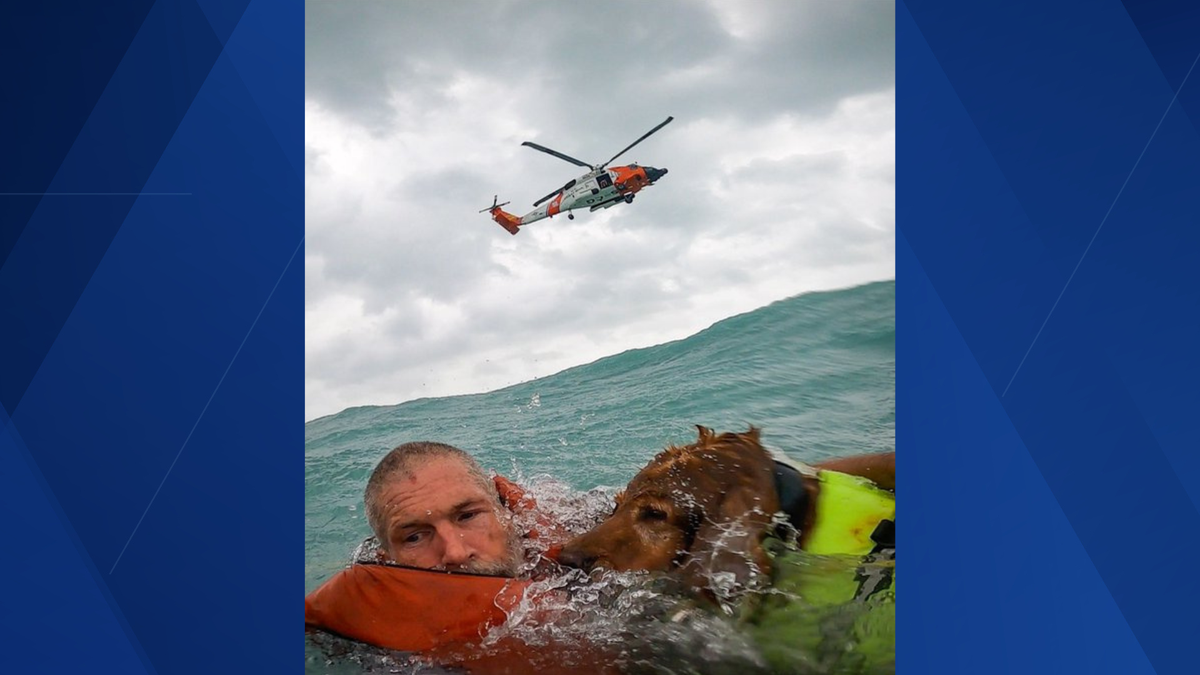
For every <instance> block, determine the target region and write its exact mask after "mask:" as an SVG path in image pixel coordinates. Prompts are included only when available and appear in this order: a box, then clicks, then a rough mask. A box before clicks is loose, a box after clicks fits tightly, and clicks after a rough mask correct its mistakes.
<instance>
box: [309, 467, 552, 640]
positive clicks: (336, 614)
mask: <svg viewBox="0 0 1200 675" xmlns="http://www.w3.org/2000/svg"><path fill="white" fill-rule="evenodd" d="M494 482H495V484H496V489H497V491H498V492H499V494H500V500H501V502H502V503H503V504H504V505H505V506H506V507H507V508H509V509H510V510H513V511H516V512H520V511H526V510H530V511H534V512H535V513H537V512H536V508H537V503H536V502H535V501H534V499H533V498H532V497H530V496H528V495H526V494H525V491H524V490H522V489H521V488H520V487H519V486H517V485H516V484H515V483H513V482H512V481H510V480H508V479H506V478H504V477H502V476H496V477H495V478H494ZM537 522H538V525H539V526H543V527H545V528H546V529H550V530H553V529H554V528H556V527H557V525H556V524H555V523H554V522H553V521H551V520H550V519H549V517H548V516H546V515H545V514H540V513H539V514H538V516H537ZM526 536H527V537H538V536H545V535H544V533H539V532H536V531H535V532H531V533H527V534H526ZM530 583H531V582H530V581H528V580H521V579H511V578H506V577H496V576H486V575H478V574H460V573H447V572H439V571H434V570H425V569H417V568H412V567H402V566H399V565H392V564H385V563H369V562H356V563H354V564H353V565H351V566H350V567H348V568H346V569H344V570H342V571H341V572H338V573H337V574H335V575H334V576H333V577H332V578H331V579H329V580H328V581H326V582H325V583H324V584H322V585H321V586H320V587H319V588H317V590H315V591H313V592H312V593H310V594H309V595H308V596H307V597H306V598H304V624H305V627H306V628H309V629H319V630H324V631H328V632H331V633H335V634H337V635H341V636H343V637H347V638H350V639H353V640H358V641H360V642H366V643H368V644H372V645H376V646H378V647H386V648H389V649H397V650H401V651H420V652H427V651H432V650H436V649H438V648H441V647H445V646H448V645H456V644H462V643H464V642H471V641H478V640H479V639H480V638H481V637H483V635H485V634H486V633H487V631H488V630H490V629H491V628H492V627H494V626H498V625H500V624H502V623H503V622H504V621H505V619H506V618H507V613H506V612H508V611H510V610H511V609H512V608H513V607H515V606H516V605H517V603H518V602H520V600H521V598H522V596H523V595H524V593H525V589H526V588H527V587H528V586H529V584H530Z"/></svg>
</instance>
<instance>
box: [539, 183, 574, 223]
mask: <svg viewBox="0 0 1200 675" xmlns="http://www.w3.org/2000/svg"><path fill="white" fill-rule="evenodd" d="M572 182H574V181H572ZM562 198H563V193H562V192H560V193H558V195H556V196H555V197H554V199H551V200H550V203H549V204H548V205H547V206H546V215H548V216H553V215H555V214H556V213H558V212H559V206H560V205H561V204H562Z"/></svg>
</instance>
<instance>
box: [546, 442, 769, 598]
mask: <svg viewBox="0 0 1200 675" xmlns="http://www.w3.org/2000/svg"><path fill="white" fill-rule="evenodd" d="M697 428H698V429H699V432H700V433H699V437H698V438H697V439H696V442H695V443H692V444H691V445H687V446H683V447H675V446H671V447H669V448H667V449H666V450H665V451H663V452H661V453H659V455H658V456H657V457H655V458H654V459H653V460H651V461H650V463H649V464H648V465H647V466H646V467H645V468H644V469H642V470H641V472H639V473H638V474H637V476H635V477H634V478H633V480H632V481H631V482H630V483H629V485H628V486H627V487H626V489H625V490H624V491H623V492H622V493H620V494H618V495H617V498H616V502H617V504H616V509H615V510H614V511H613V514H612V515H611V516H610V517H609V518H608V519H607V520H605V521H604V522H603V523H601V524H600V525H598V526H596V527H595V528H594V529H592V530H591V531H589V532H587V533H585V534H582V535H580V536H578V537H575V538H574V539H572V540H571V541H569V542H567V544H566V545H565V546H564V547H563V550H562V553H561V555H560V556H559V560H560V561H561V562H563V563H564V564H567V565H571V566H573V567H579V568H581V569H584V570H591V569H593V568H599V567H603V568H606V569H611V570H617V571H626V570H652V571H653V570H660V571H668V570H677V571H679V572H680V573H681V574H682V575H683V576H684V578H685V580H687V581H688V582H689V583H690V584H691V585H693V586H696V587H699V588H704V587H706V586H708V585H709V583H710V581H711V580H712V579H713V578H714V574H727V573H732V574H733V575H734V578H735V579H736V580H737V582H738V583H740V584H741V585H746V584H748V583H749V582H750V580H751V579H752V578H754V577H755V576H756V574H757V573H762V574H765V573H767V572H768V569H769V568H768V561H767V557H766V554H765V553H764V551H763V548H762V543H761V542H762V538H763V536H764V535H765V533H766V531H767V529H768V527H769V526H770V524H771V517H772V515H773V514H774V513H775V512H776V511H777V510H779V499H778V497H777V495H776V494H775V484H774V460H773V459H772V458H771V456H770V454H769V453H768V452H767V451H766V450H765V449H764V448H763V446H762V444H761V443H760V442H759V432H758V430H757V429H755V428H753V427H751V428H750V430H749V431H747V432H746V433H725V434H720V435H718V434H715V433H713V431H712V430H711V429H708V428H705V427H702V426H698V427H697Z"/></svg>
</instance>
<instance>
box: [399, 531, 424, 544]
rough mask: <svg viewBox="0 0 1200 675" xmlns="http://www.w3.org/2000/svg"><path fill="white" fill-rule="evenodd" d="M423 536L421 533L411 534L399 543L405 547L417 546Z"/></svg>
mask: <svg viewBox="0 0 1200 675" xmlns="http://www.w3.org/2000/svg"><path fill="white" fill-rule="evenodd" d="M423 534H424V533H422V532H413V533H412V534H410V535H408V536H407V537H405V538H404V539H403V540H402V542H401V543H403V544H405V545H411V544H418V543H420V542H421V538H422V536H423Z"/></svg>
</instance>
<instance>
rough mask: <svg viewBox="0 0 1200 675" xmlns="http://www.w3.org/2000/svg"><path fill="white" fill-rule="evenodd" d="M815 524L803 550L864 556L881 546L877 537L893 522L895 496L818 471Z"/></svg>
mask: <svg viewBox="0 0 1200 675" xmlns="http://www.w3.org/2000/svg"><path fill="white" fill-rule="evenodd" d="M817 479H818V480H819V481H820V482H821V490H820V492H819V494H818V496H817V512H816V522H814V524H813V526H812V528H811V530H810V531H809V532H808V534H807V537H806V538H805V542H804V550H805V551H808V552H809V553H815V554H817V555H837V554H844V555H866V554H868V553H870V552H872V551H874V550H875V549H876V548H878V547H879V546H880V544H882V543H884V542H882V541H880V540H881V539H882V537H881V534H882V531H883V530H887V531H888V536H889V537H891V538H893V540H892V544H893V546H894V534H892V530H891V528H893V527H894V524H895V522H896V495H895V494H893V493H891V492H888V491H887V490H884V489H882V488H879V487H878V486H876V485H875V484H874V483H872V482H871V481H869V480H867V479H866V478H860V477H858V476H851V475H850V474H845V473H839V472H837V471H818V472H817Z"/></svg>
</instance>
